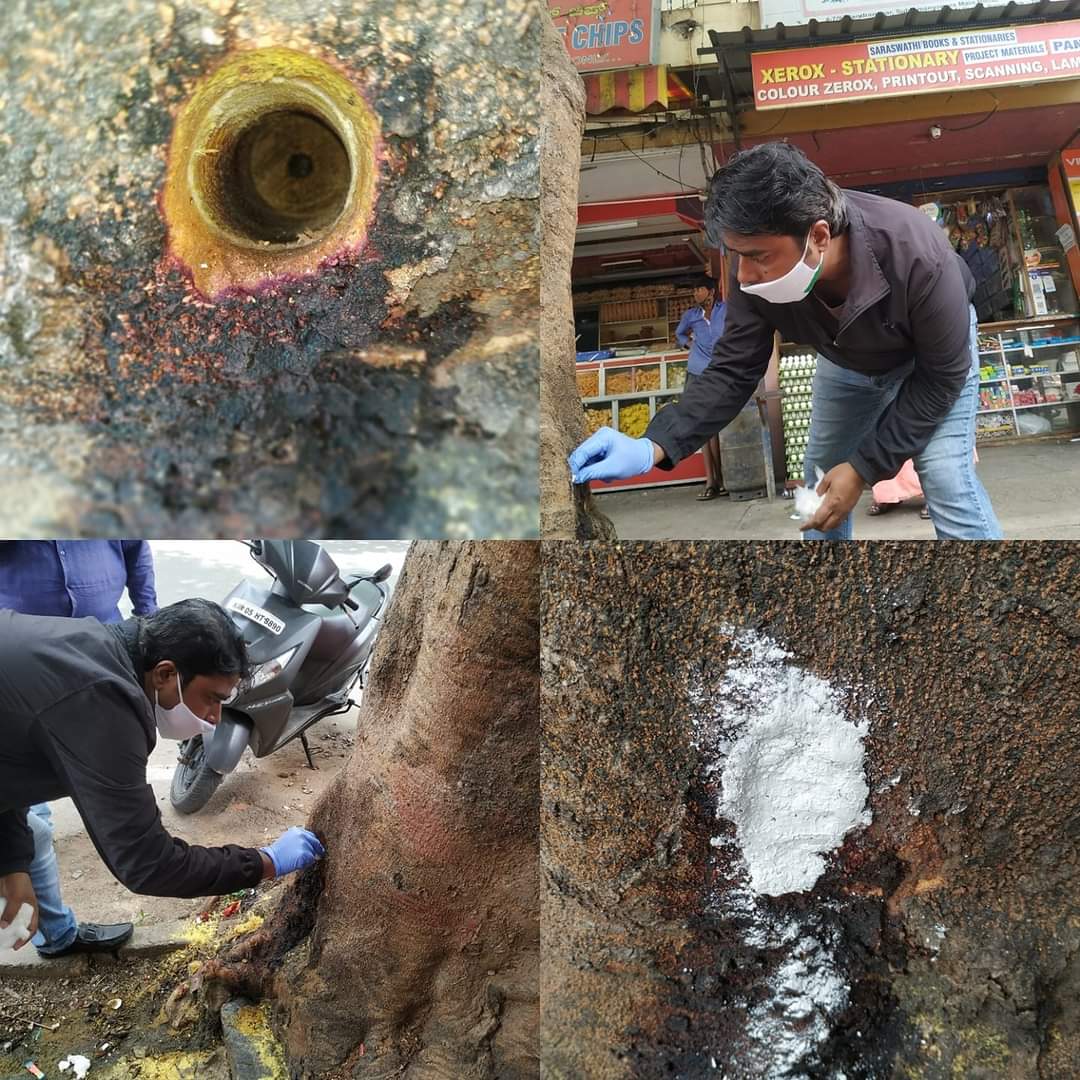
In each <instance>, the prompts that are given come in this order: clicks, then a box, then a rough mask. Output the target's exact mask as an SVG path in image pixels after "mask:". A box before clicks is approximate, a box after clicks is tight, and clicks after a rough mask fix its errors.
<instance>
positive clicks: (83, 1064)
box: [56, 1054, 90, 1080]
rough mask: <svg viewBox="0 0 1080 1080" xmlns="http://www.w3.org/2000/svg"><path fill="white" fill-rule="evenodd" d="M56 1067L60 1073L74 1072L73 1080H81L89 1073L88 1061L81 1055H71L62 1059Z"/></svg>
mask: <svg viewBox="0 0 1080 1080" xmlns="http://www.w3.org/2000/svg"><path fill="white" fill-rule="evenodd" d="M56 1067H57V1068H58V1069H59V1070H60V1071H61V1072H66V1071H67V1070H68V1069H72V1070H74V1076H75V1080H82V1078H83V1077H84V1076H85V1075H86V1074H87V1073H88V1072H89V1071H90V1059H89V1058H85V1057H83V1056H82V1054H71V1055H70V1056H69V1057H66V1058H64V1060H63V1061H61V1062H58V1063H57V1066H56Z"/></svg>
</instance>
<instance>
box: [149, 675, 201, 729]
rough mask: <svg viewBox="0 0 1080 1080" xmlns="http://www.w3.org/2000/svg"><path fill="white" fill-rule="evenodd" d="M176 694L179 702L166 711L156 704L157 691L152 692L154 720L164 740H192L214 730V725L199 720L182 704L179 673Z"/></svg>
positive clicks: (182, 695)
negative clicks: (178, 696)
mask: <svg viewBox="0 0 1080 1080" xmlns="http://www.w3.org/2000/svg"><path fill="white" fill-rule="evenodd" d="M176 692H177V693H178V694H179V695H180V700H179V701H178V702H177V703H176V704H175V705H174V706H173V707H172V708H171V709H166V708H164V707H163V706H161V705H159V704H158V695H157V690H155V691H154V719H155V720H156V721H157V729H158V731H160V732H161V734H162V736H163V737H164V738H166V739H176V740H177V742H182V741H183V740H184V739H191V738H194V737H195V736H196V735H209V734H210V733H211V732H212V731H213V730H214V725H213V724H209V723H207V722H206V721H205V720H200V719H199V718H198V717H197V716H196V715H195V714H194V713H193V712H192V711H191V710H190V709H189V708H188V707H187V706H186V705H185V704H184V692H183V690H181V689H180V672H179V671H178V672H177V673H176Z"/></svg>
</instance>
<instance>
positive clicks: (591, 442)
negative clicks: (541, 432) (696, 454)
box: [568, 427, 654, 484]
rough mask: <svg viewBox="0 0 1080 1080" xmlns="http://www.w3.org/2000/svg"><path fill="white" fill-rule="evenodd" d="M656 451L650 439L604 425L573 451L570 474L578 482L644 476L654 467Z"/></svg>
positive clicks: (570, 458) (570, 459)
mask: <svg viewBox="0 0 1080 1080" xmlns="http://www.w3.org/2000/svg"><path fill="white" fill-rule="evenodd" d="M653 454H654V447H653V442H652V440H651V439H632V438H630V436H629V435H623V433H622V432H621V431H615V430H614V429H613V428H609V427H602V428H600V430H599V431H596V432H594V433H593V434H592V435H590V436H589V437H588V438H587V439H586V440H585V441H584V442H583V443H582V444H581V445H580V446H579V447H578V448H577V449H576V450H575V451H574V452H573V453H572V454H571V455H570V457H569V458H568V460H569V462H570V474H571V476H572V477H573V478H574V483H575V484H584V483H587V482H588V481H589V480H628V479H629V478H630V477H632V476H643V475H644V474H645V473H647V472H648V471H649V470H650V469H651V468H652V467H653Z"/></svg>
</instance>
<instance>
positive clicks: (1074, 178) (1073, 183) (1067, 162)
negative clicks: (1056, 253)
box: [1059, 146, 1080, 253]
mask: <svg viewBox="0 0 1080 1080" xmlns="http://www.w3.org/2000/svg"><path fill="white" fill-rule="evenodd" d="M1061 166H1062V168H1063V169H1064V170H1065V179H1066V180H1067V181H1068V183H1069V198H1070V199H1072V206H1073V213H1074V214H1076V215H1077V216H1078V217H1080V146H1066V147H1065V149H1064V150H1062V151H1061ZM1064 229H1068V230H1069V232H1070V233H1072V228H1071V227H1070V226H1068V225H1063V226H1062V230H1064ZM1060 231H1061V230H1059V232H1060ZM1068 239H1070V240H1071V241H1072V247H1075V246H1076V236H1075V234H1073V235H1071V236H1070V237H1069V238H1068ZM1062 247H1064V248H1065V251H1066V253H1068V252H1069V250H1070V248H1069V246H1067V245H1066V241H1065V240H1064V239H1063V240H1062Z"/></svg>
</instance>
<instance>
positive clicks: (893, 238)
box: [645, 191, 975, 484]
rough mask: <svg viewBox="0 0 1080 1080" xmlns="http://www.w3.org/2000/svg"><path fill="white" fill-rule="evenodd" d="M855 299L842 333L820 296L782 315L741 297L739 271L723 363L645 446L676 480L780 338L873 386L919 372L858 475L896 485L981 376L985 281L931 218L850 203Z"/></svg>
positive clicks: (869, 438) (657, 425) (861, 200)
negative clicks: (974, 324)
mask: <svg viewBox="0 0 1080 1080" xmlns="http://www.w3.org/2000/svg"><path fill="white" fill-rule="evenodd" d="M844 195H845V197H846V199H847V205H848V214H849V221H850V227H849V231H848V250H849V253H850V259H851V291H850V292H849V294H848V297H847V300H846V302H845V303H844V306H843V309H842V310H841V312H840V317H839V325H838V326H837V323H836V321H835V320H833V318H832V317H831V316H830V315H829V313H828V311H827V310H826V308H825V307H824V305H823V304H822V303H821V301H820V300H818V299H817V297H815V296H814V295H813V293H811V294H810V296H808V297H807V298H806V299H805V300H800V301H799V302H798V303H795V304H773V303H770V302H769V301H768V300H764V299H762V298H761V297H757V296H751V295H750V294H749V293H744V292H743V291H742V290H741V289H740V288H739V285H738V281H737V280H736V274H737V272H738V257H737V256H735V257H733V259H732V271H731V279H730V282H729V289H728V298H727V322H726V324H725V326H724V333H723V336H722V337H720V338H718V339H717V341H716V345H715V346H714V348H713V359H712V362H711V363H710V364H709V366H708V367H707V368H706V369H705V371H704V372H703V373H702V374H701V375H699V376H698V377H697V378H696V379H694V380H693V382H692V384H691V385H690V386H688V387H687V388H686V390H685V391H684V392H683V394H682V396H681V397H680V399H679V401H678V402H677V404H675V405H669V406H668V407H667V408H665V409H663V410H661V411H660V412H659V413H657V415H656V416H655V417H654V419H653V421H652V422H651V423H650V424H649V427H648V429H647V430H646V432H645V434H646V436H647V437H648V438H650V439H652V441H653V442H655V443H657V444H658V445H659V446H661V447H662V448H663V450H664V452H665V453H666V454H667V461H665V462H661V465H660V467H661V468H668V469H670V468H671V467H672V466H673V465H674V464H675V463H677V462H678V461H680V460H682V458H684V457H686V456H687V455H688V454H692V453H693V452H694V451H695V450H696V449H697V448H698V447H699V446H701V445H702V444H703V443H704V442H705V440H706V439H708V438H709V436H710V435H715V434H716V432H718V431H720V430H721V429H722V428H723V427H725V426H726V425H727V424H728V423H730V422H731V420H732V419H733V418H734V417H735V416H736V415H737V414H738V412H739V410H740V409H741V408H742V407H743V406H744V405H745V404H746V402H747V401H748V400H749V399H750V396H751V394H753V392H754V388H755V387H756V386H757V384H758V382H759V380H760V379H761V377H762V376H763V375H764V374H765V369H766V368H767V367H768V366H769V359H770V357H771V356H772V350H773V332H774V331H776V330H778V331H779V332H780V335H781V339H782V340H784V341H790V342H793V343H795V344H797V345H809V346H813V347H814V348H816V349H817V351H818V352H819V353H821V354H822V355H823V356H826V357H828V359H830V360H831V361H833V363H835V364H839V365H840V366H841V367H845V368H850V369H852V370H853V371H860V372H864V373H866V374H870V375H880V374H882V373H884V372H887V371H891V370H893V369H894V368H896V367H899V366H900V365H901V364H905V363H907V362H908V361H910V360H912V359H913V360H914V361H915V367H914V370H913V371H912V373H911V375H910V376H909V377H908V378H907V379H906V380H905V381H904V383H903V385H902V386H901V388H900V391H899V393H898V394H897V395H896V398H895V399H894V401H893V403H892V404H891V405H890V406H889V407H888V408H887V409H886V410H885V412H884V413H883V414H882V416H881V418H880V419H879V420H878V422H877V425H876V426H875V427H874V429H873V430H872V431H870V432H869V433H868V434H867V435H866V437H865V438H864V439H863V441H862V443H861V444H860V446H859V447H858V449H857V451H856V452H855V454H854V456H853V457H852V458H850V463H851V464H852V465H853V466H854V467H855V470H856V471H857V472H858V473H859V475H860V476H861V477H862V478H863V479H864V480H865V481H866V482H867V483H869V484H874V483H877V481H879V480H885V479H888V478H889V477H892V476H895V475H896V474H897V472H899V471H900V466H901V465H903V464H904V462H905V461H906V460H907V459H908V458H910V457H914V456H915V455H916V454H918V453H920V452H921V451H922V450H924V449H925V448H926V444H927V443H928V442H929V441H930V437H931V436H932V435H933V433H934V431H935V429H936V428H937V426H938V425H939V424H940V423H941V421H942V419H944V417H945V414H946V413H947V412H948V411H949V409H950V408H951V407H952V405H953V403H954V402H955V401H956V399H957V398H958V397H959V396H960V390H961V388H962V387H963V385H964V381H965V379H966V378H967V375H968V372H969V371H970V370H971V346H970V337H969V330H970V326H969V321H970V312H969V304H970V302H971V297H972V295H973V294H974V292H975V281H974V279H973V278H972V276H971V271H970V270H968V268H967V266H966V265H965V264H964V262H963V260H962V259H961V258H960V257H959V256H958V255H957V254H956V252H955V251H953V249H952V248H951V247H950V245H949V242H948V240H947V238H946V236H945V233H944V231H943V230H942V229H941V228H940V227H939V226H937V225H936V224H934V222H932V221H931V220H930V219H929V218H928V217H927V216H926V214H924V213H923V212H922V211H921V210H917V209H915V208H914V207H911V206H907V205H906V204H904V203H899V202H896V201H894V200H893V199H883V198H881V197H880V196H878V195H866V194H864V193H863V192H860V191H845V192H844Z"/></svg>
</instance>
